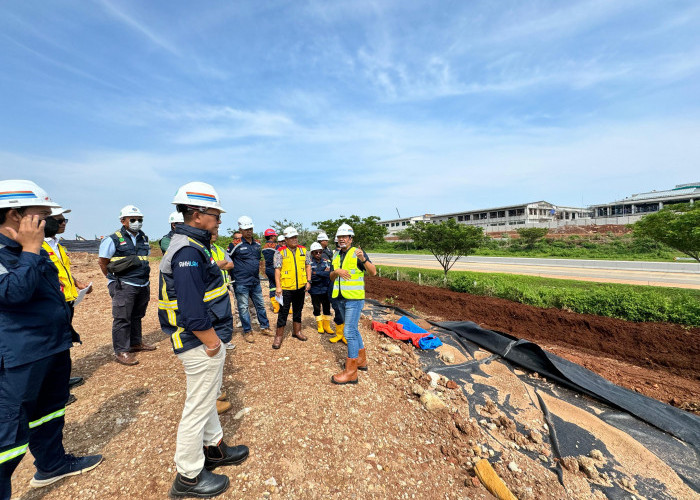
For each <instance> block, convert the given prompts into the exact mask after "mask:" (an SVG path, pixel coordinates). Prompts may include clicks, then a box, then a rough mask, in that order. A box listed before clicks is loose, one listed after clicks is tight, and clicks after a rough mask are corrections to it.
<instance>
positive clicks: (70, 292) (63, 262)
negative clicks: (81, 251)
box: [41, 241, 78, 302]
mask: <svg viewBox="0 0 700 500" xmlns="http://www.w3.org/2000/svg"><path fill="white" fill-rule="evenodd" d="M56 247H57V249H58V253H56V252H54V251H53V248H51V245H49V244H48V242H46V241H44V243H42V244H41V248H43V249H44V250H46V253H48V254H49V258H50V259H51V262H53V265H54V266H56V269H58V281H59V282H60V283H61V291H62V292H63V295H65V297H66V302H73V301H74V300H75V299H77V298H78V289H77V287H76V286H75V281H73V276H72V275H71V272H70V259H69V258H68V255H67V254H66V249H65V248H63V246H61V244H60V243H59V244H57V245H56Z"/></svg>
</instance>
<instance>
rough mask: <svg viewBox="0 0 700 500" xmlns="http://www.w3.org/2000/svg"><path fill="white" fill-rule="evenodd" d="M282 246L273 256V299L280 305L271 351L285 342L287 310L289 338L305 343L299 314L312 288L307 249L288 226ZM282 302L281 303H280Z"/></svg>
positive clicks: (296, 233) (294, 231)
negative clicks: (290, 329)
mask: <svg viewBox="0 0 700 500" xmlns="http://www.w3.org/2000/svg"><path fill="white" fill-rule="evenodd" d="M284 241H285V246H283V247H280V248H279V249H278V250H277V252H275V260H274V265H275V285H276V287H275V296H276V297H277V301H278V302H280V304H282V305H281V306H280V312H279V314H278V315H277V331H276V332H275V340H274V341H273V342H272V348H273V349H279V348H280V347H281V346H282V340H284V327H285V326H286V324H287V317H288V316H289V308H290V307H293V308H294V313H293V317H292V326H293V328H292V336H293V337H295V338H297V339H299V340H302V341H303V340H307V338H306V336H305V335H304V334H303V333H301V311H302V309H303V308H304V298H305V297H306V292H307V291H308V290H309V288H311V283H310V281H311V265H310V262H309V259H310V256H309V255H308V252H307V251H306V248H305V247H303V246H302V245H299V233H298V232H297V230H296V229H295V228H294V227H292V226H289V227H288V228H287V229H285V230H284ZM280 299H281V300H280Z"/></svg>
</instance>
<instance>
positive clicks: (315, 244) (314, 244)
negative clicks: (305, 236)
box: [311, 241, 323, 252]
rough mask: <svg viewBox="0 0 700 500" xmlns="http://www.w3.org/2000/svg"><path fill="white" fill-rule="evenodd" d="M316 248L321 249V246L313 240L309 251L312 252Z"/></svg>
mask: <svg viewBox="0 0 700 500" xmlns="http://www.w3.org/2000/svg"><path fill="white" fill-rule="evenodd" d="M316 250H323V247H322V246H321V244H320V243H318V242H316V241H314V242H313V243H312V244H311V251H312V252H315V251H316Z"/></svg>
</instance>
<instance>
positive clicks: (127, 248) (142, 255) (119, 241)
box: [107, 226, 151, 285]
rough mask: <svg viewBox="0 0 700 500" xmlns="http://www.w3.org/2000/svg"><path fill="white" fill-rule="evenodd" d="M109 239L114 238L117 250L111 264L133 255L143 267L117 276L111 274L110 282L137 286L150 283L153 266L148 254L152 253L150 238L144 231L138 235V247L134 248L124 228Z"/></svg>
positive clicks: (109, 276) (128, 270)
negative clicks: (123, 282) (118, 280)
mask: <svg viewBox="0 0 700 500" xmlns="http://www.w3.org/2000/svg"><path fill="white" fill-rule="evenodd" d="M109 237H110V238H112V241H113V242H114V249H115V252H114V255H113V256H112V258H111V259H109V260H110V262H114V261H116V260H119V259H123V258H124V257H129V256H131V255H137V256H138V257H139V259H140V263H141V265H140V266H139V267H133V268H131V269H127V270H126V271H124V272H122V273H119V275H117V276H115V275H114V274H112V273H109V274H108V275H107V278H108V279H110V280H116V279H121V280H125V281H129V282H131V283H134V284H137V285H145V284H146V283H148V280H149V279H150V278H149V275H150V274H151V266H150V264H149V263H148V253H149V251H150V247H149V245H148V236H146V235H145V234H144V232H143V231H139V232H138V234H137V235H136V246H134V242H133V241H132V239H131V235H130V234H129V232H128V231H127V229H126V228H125V227H124V226H122V228H121V229H120V230H118V231H115V232H114V233H112V234H110V235H109Z"/></svg>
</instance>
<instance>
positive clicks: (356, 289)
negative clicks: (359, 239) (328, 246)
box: [333, 247, 365, 300]
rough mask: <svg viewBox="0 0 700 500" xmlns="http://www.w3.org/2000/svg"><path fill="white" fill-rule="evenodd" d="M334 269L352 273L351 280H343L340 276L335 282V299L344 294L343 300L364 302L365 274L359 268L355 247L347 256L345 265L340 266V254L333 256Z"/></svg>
mask: <svg viewBox="0 0 700 500" xmlns="http://www.w3.org/2000/svg"><path fill="white" fill-rule="evenodd" d="M333 269H334V270H337V269H345V270H346V271H348V272H349V273H350V279H343V278H341V277H340V276H339V277H337V278H336V279H335V281H334V282H333V298H334V299H335V298H336V297H338V296H340V295H341V294H342V296H343V298H346V299H349V300H362V299H364V298H365V273H364V272H363V271H360V270H359V269H358V267H357V256H356V255H355V247H351V248H350V249H349V250H348V251H347V253H346V254H345V258H344V259H343V264H342V265H341V264H340V252H337V253H336V254H335V255H334V256H333Z"/></svg>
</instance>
